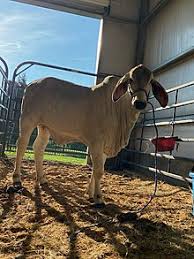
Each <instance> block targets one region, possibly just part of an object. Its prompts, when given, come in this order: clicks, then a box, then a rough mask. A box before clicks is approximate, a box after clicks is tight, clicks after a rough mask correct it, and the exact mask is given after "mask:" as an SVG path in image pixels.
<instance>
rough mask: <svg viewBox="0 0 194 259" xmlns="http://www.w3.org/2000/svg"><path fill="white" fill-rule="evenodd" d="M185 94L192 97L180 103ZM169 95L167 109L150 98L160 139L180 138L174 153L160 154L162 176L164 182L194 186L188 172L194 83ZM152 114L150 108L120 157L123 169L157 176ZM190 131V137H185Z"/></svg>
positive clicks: (193, 127)
mask: <svg viewBox="0 0 194 259" xmlns="http://www.w3.org/2000/svg"><path fill="white" fill-rule="evenodd" d="M183 91H187V92H188V93H189V94H187V95H186V96H185V100H184V101H179V98H180V97H182V95H183ZM167 92H168V95H169V102H170V104H169V105H168V106H167V107H165V108H161V107H157V105H156V103H155V101H154V100H153V96H152V97H150V100H151V101H152V103H153V104H154V106H155V109H154V111H155V116H156V126H157V127H158V130H159V133H160V135H163V134H165V135H166V134H167V135H168V136H171V137H175V138H177V140H176V144H177V146H176V147H177V148H175V149H174V150H173V151H169V152H165V153H160V152H157V157H158V167H159V168H158V169H159V174H160V176H161V178H162V179H164V180H167V181H169V182H171V183H176V184H179V185H183V186H188V182H191V179H190V178H189V174H188V172H189V171H190V170H191V168H192V167H193V166H194V153H193V152H192V146H193V142H194V137H193V136H194V107H193V104H194V81H191V82H188V83H185V84H182V85H178V86H175V87H172V88H170V89H168V90H167ZM180 99H181V98H180ZM181 100H182V99H181ZM152 112H153V111H152V109H150V107H149V108H148V109H147V111H146V112H145V113H143V114H142V115H141V117H140V119H139V121H138V123H136V126H135V129H134V130H133V133H132V136H131V139H130V143H129V146H128V147H126V148H125V149H124V150H123V152H122V156H121V163H122V166H123V167H127V166H129V167H130V168H133V169H135V170H140V171H142V172H143V173H146V171H147V173H148V175H150V174H153V173H154V172H155V168H154V164H155V162H154V159H155V153H154V149H155V148H154V145H153V144H152V143H151V141H150V140H151V139H152V138H153V137H154V135H155V132H154V123H153V118H152ZM180 127H181V128H180ZM182 129H183V130H182ZM188 129H189V132H190V134H191V137H188V136H186V133H187V132H186V131H187V130H188ZM177 134H178V136H177ZM179 150H180V151H179ZM188 150H189V151H188ZM190 150H191V151H190ZM186 151H187V153H186ZM188 154H189V155H188Z"/></svg>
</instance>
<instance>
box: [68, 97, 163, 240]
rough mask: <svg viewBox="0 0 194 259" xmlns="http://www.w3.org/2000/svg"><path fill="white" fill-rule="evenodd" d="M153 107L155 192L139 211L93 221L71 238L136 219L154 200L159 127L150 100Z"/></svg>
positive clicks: (73, 233) (156, 179)
mask: <svg viewBox="0 0 194 259" xmlns="http://www.w3.org/2000/svg"><path fill="white" fill-rule="evenodd" d="M148 103H149V104H150V105H151V107H152V114H153V124H154V129H155V133H156V145H155V151H154V168H155V172H154V191H153V194H152V195H151V196H150V198H149V200H148V202H147V203H146V204H145V205H144V206H143V207H142V208H140V209H138V210H137V211H128V212H126V213H120V214H118V215H116V216H115V217H114V218H112V217H111V218H110V219H106V220H102V221H100V222H97V223H93V224H90V225H88V226H85V227H82V228H80V229H78V230H73V231H72V232H71V233H69V239H70V240H72V239H75V238H76V236H77V235H78V234H79V233H81V232H83V231H84V230H86V229H88V228H91V227H96V226H101V225H103V224H105V223H112V224H116V223H118V224H120V223H124V222H128V221H134V220H136V219H137V218H138V215H137V214H139V217H140V216H141V215H142V214H143V212H144V210H145V209H146V208H147V207H148V205H149V204H150V203H151V202H152V200H153V199H154V198H155V196H156V192H157V187H158V158H157V141H158V136H159V134H158V128H157V125H156V117H155V111H154V106H153V104H152V103H150V102H148Z"/></svg>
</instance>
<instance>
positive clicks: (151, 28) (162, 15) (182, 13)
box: [131, 0, 194, 176]
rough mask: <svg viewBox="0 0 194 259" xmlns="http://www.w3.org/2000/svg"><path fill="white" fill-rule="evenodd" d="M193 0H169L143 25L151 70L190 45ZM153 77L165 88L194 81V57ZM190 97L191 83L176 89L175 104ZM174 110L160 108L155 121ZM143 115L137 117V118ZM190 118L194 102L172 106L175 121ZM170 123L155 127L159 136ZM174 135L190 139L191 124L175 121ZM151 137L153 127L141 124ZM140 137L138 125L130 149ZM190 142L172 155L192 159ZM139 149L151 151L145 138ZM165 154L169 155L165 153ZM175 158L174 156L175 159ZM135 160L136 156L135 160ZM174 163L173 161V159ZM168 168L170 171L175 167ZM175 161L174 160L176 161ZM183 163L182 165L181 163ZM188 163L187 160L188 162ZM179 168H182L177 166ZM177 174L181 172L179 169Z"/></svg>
mask: <svg viewBox="0 0 194 259" xmlns="http://www.w3.org/2000/svg"><path fill="white" fill-rule="evenodd" d="M159 2H161V1H157V0H150V1H149V11H151V10H152V9H153V8H154V7H155V6H156V5H157V4H158V3H159ZM193 10H194V0H190V1H182V0H173V1H169V2H168V4H167V5H166V6H165V7H164V8H163V9H162V10H161V11H160V12H159V13H158V14H157V15H156V16H155V17H154V18H153V19H152V21H151V22H149V23H148V24H147V34H146V42H145V51H144V64H145V65H146V66H148V67H149V68H151V69H152V70H155V69H156V68H158V67H160V66H162V65H163V64H165V63H167V62H168V61H169V60H172V59H174V58H177V57H178V56H179V55H181V54H182V53H185V52H187V51H189V50H191V49H192V48H194V15H193ZM155 78H156V79H157V80H158V81H159V82H160V83H161V84H162V85H163V86H164V87H165V88H166V89H171V88H173V87H175V86H178V85H181V84H184V83H187V82H190V81H194V56H193V55H191V56H190V57H187V58H186V59H184V60H182V61H181V62H179V63H178V64H176V65H173V66H171V67H167V69H166V70H162V71H160V72H159V73H156V76H155ZM175 97H176V92H175V91H174V92H171V93H169V105H172V104H174V103H175ZM190 100H194V85H192V86H191V87H188V88H184V89H181V90H179V92H178V98H177V103H181V102H185V101H190ZM152 101H153V103H154V107H155V108H157V107H159V105H158V103H157V101H155V100H154V99H153V100H152ZM173 114H174V109H168V110H162V111H159V112H156V118H157V122H170V121H171V120H172V119H173ZM142 118H143V115H142V116H141V119H142ZM151 119H152V113H149V114H146V123H148V124H149V123H152V120H151ZM186 119H190V120H191V121H192V120H193V119H194V104H191V105H186V106H181V107H179V108H177V109H176V120H178V121H180V120H186ZM171 133H172V126H171V125H170V124H169V125H167V126H159V135H160V136H165V135H171ZM174 135H175V136H179V137H182V138H194V123H184V124H177V125H175V128H174ZM154 136H155V131H154V127H144V129H143V138H146V139H147V138H148V139H149V138H153V137H154ZM141 137H142V128H141V127H138V128H137V129H136V130H134V131H133V136H132V138H133V140H132V141H131V148H135V149H136V150H139V147H140V140H136V141H134V139H135V138H141ZM193 146H194V142H184V143H182V142H180V143H179V148H178V151H176V150H175V151H173V153H172V155H173V156H175V157H176V156H178V157H186V158H190V159H194V148H193ZM141 150H142V151H144V152H146V153H150V152H153V151H154V146H153V145H152V144H151V143H150V142H149V141H145V140H144V141H143V142H142V148H141ZM166 154H169V153H168V152H166ZM175 160H176V159H175ZM144 161H145V159H144V158H143V157H142V158H139V157H138V162H140V163H142V164H143V162H144ZM136 162H137V159H136ZM175 163H176V162H175ZM175 163H174V167H171V169H170V170H171V171H173V170H177V168H176V166H175ZM177 164H178V163H177ZM184 166H185V164H184ZM189 166H191V163H189ZM162 169H163V170H166V171H168V170H169V168H168V163H167V161H166V163H165V162H164V163H163V168H162ZM180 170H182V167H181V166H180ZM187 170H188V168H187V167H185V172H183V175H185V176H186V175H187V172H186V171H187ZM179 173H180V174H181V172H179Z"/></svg>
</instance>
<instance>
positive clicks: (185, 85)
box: [149, 81, 194, 99]
mask: <svg viewBox="0 0 194 259" xmlns="http://www.w3.org/2000/svg"><path fill="white" fill-rule="evenodd" d="M190 86H194V81H191V82H188V83H185V84H181V85H178V86H175V87H172V88H170V89H167V90H166V92H167V93H168V94H169V93H172V92H175V91H178V90H182V89H184V88H187V87H190ZM153 98H154V96H153V95H152V96H150V97H149V99H153Z"/></svg>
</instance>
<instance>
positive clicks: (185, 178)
mask: <svg viewBox="0 0 194 259" xmlns="http://www.w3.org/2000/svg"><path fill="white" fill-rule="evenodd" d="M122 162H123V163H125V164H128V165H133V166H135V167H139V168H141V169H145V170H148V171H150V172H152V173H155V172H156V169H155V168H153V167H149V166H144V165H140V164H137V163H134V162H129V161H127V160H122ZM157 172H158V173H159V174H160V175H163V176H167V177H170V178H172V179H174V180H179V181H181V182H188V183H191V182H192V180H191V178H188V177H183V176H181V175H177V174H173V173H169V172H166V171H163V170H157Z"/></svg>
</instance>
